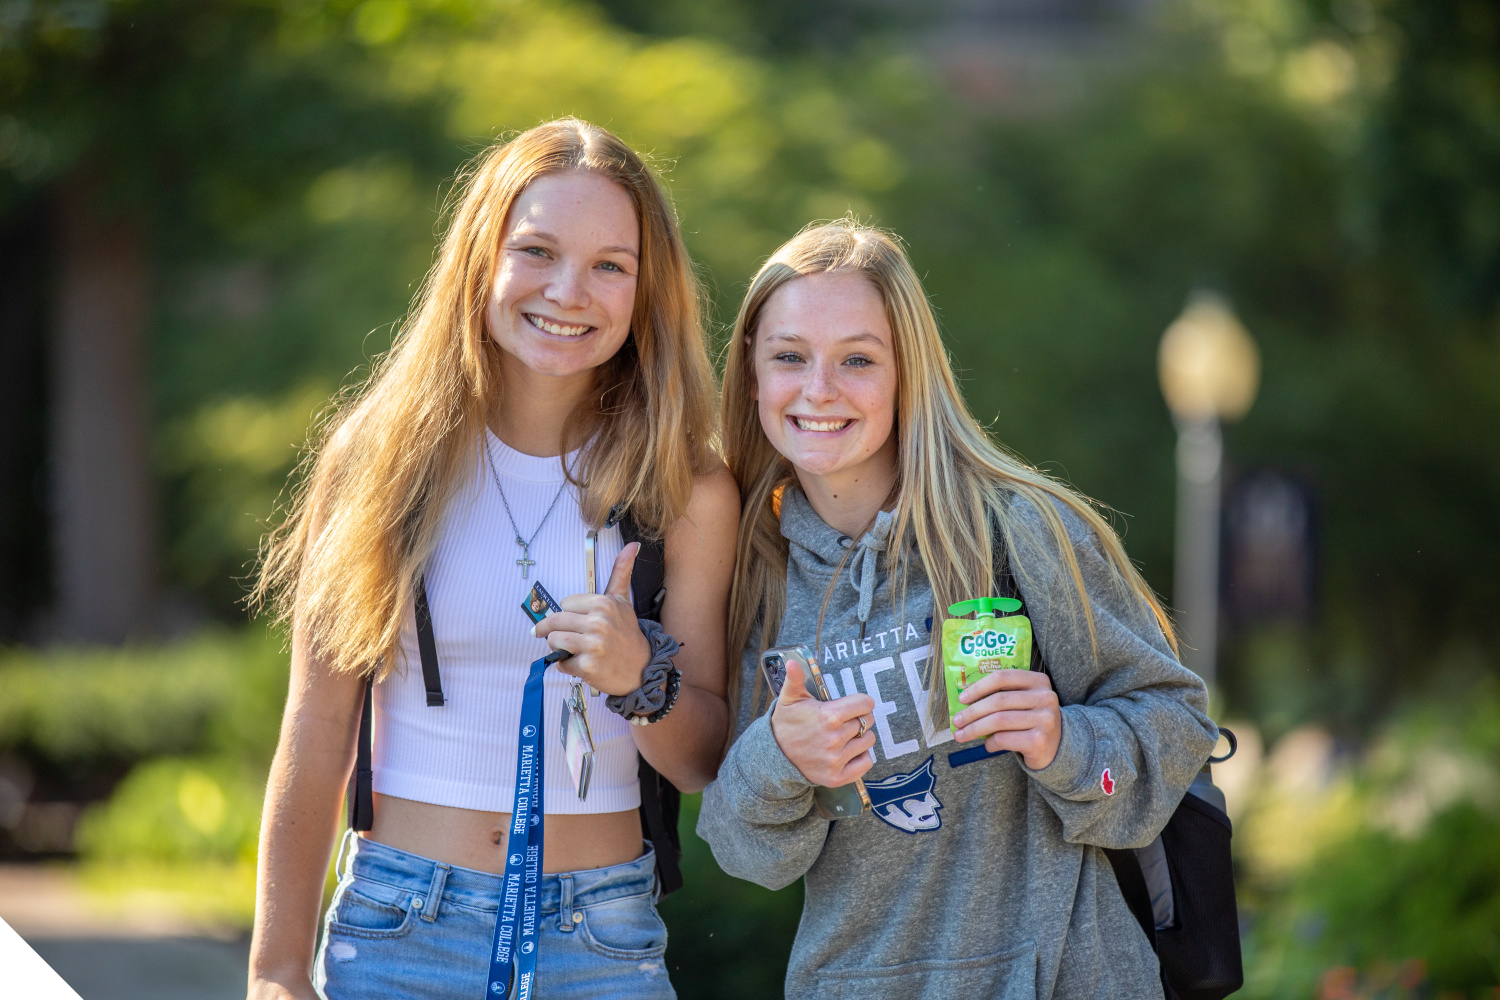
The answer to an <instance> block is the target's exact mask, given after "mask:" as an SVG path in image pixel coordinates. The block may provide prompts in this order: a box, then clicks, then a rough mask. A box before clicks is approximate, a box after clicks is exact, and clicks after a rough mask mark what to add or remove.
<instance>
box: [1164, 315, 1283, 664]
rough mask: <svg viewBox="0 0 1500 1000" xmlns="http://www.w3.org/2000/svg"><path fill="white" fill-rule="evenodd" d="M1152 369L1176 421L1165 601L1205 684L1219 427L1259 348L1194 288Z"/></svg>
mask: <svg viewBox="0 0 1500 1000" xmlns="http://www.w3.org/2000/svg"><path fill="white" fill-rule="evenodd" d="M1157 370H1158V375H1159V377H1160V379H1161V390H1162V395H1163V396H1165V397H1166V400H1167V406H1168V407H1170V408H1171V410H1172V417H1173V420H1174V422H1175V423H1176V424H1177V540H1176V547H1175V551H1174V556H1175V566H1174V570H1175V573H1174V576H1173V580H1172V603H1173V604H1174V605H1175V606H1176V608H1177V612H1178V614H1179V615H1180V616H1181V618H1180V622H1179V624H1180V630H1179V631H1180V635H1181V639H1182V650H1183V657H1182V659H1183V663H1185V664H1186V665H1187V666H1188V667H1189V668H1191V669H1192V670H1194V671H1196V672H1197V674H1198V676H1200V677H1202V678H1203V680H1204V681H1205V682H1206V683H1207V684H1208V685H1209V687H1210V688H1212V687H1213V685H1214V680H1215V665H1216V661H1217V656H1216V654H1217V649H1218V630H1219V495H1220V474H1221V471H1222V468H1223V462H1224V439H1223V436H1222V434H1221V432H1220V427H1221V425H1222V423H1223V422H1224V421H1233V420H1238V419H1239V418H1241V417H1243V416H1244V415H1245V414H1246V413H1247V412H1249V410H1250V405H1251V403H1253V402H1254V401H1255V392H1256V389H1257V388H1258V387H1259V385H1260V355H1259V353H1258V352H1257V351H1256V348H1255V341H1254V340H1252V339H1251V338H1250V334H1249V333H1248V332H1247V331H1246V330H1245V327H1244V326H1243V325H1242V324H1241V323H1240V321H1239V320H1238V319H1237V318H1236V317H1235V315H1234V313H1233V312H1231V311H1230V309H1229V305H1228V303H1227V302H1225V301H1224V300H1223V299H1222V298H1220V297H1219V296H1217V295H1214V294H1212V293H1208V292H1197V293H1194V295H1193V296H1192V298H1190V299H1189V300H1188V304H1187V307H1186V308H1185V309H1183V311H1182V315H1181V316H1178V317H1177V319H1176V320H1175V321H1174V322H1173V323H1172V325H1171V326H1169V327H1167V332H1166V333H1164V334H1163V335H1162V338H1161V349H1160V352H1159V353H1158V355H1157Z"/></svg>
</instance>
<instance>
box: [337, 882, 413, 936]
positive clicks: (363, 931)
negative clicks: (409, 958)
mask: <svg viewBox="0 0 1500 1000" xmlns="http://www.w3.org/2000/svg"><path fill="white" fill-rule="evenodd" d="M412 902H413V899H412V894H411V893H409V892H405V891H403V890H400V889H396V888H394V887H392V886H384V885H380V884H379V883H373V882H367V881H365V880H363V879H355V880H354V881H353V882H350V883H347V884H345V885H343V886H340V887H339V893H338V898H337V899H336V900H334V906H333V919H332V920H331V921H329V924H328V932H329V934H342V935H345V936H349V937H363V938H383V937H402V936H404V935H406V934H408V933H410V931H411V924H412V919H413V916H414V912H413V911H414V910H415V907H414V906H413V905H412Z"/></svg>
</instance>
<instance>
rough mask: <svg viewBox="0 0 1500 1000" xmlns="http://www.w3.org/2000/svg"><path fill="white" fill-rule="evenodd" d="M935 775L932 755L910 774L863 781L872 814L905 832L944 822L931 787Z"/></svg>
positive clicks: (940, 804)
mask: <svg viewBox="0 0 1500 1000" xmlns="http://www.w3.org/2000/svg"><path fill="white" fill-rule="evenodd" d="M935 787H937V776H936V775H934V774H933V772H932V757H931V756H929V757H928V758H927V762H926V763H925V764H923V765H922V766H921V767H919V768H917V769H916V770H915V771H912V772H911V773H910V774H892V775H889V776H887V777H884V778H881V779H880V780H879V781H867V782H865V791H867V792H869V793H870V804H871V805H872V806H874V808H875V815H876V816H879V817H880V818H881V819H883V820H885V821H886V822H887V823H889V824H890V825H891V826H894V827H895V828H896V829H898V830H901V831H903V832H905V833H923V832H926V831H929V830H936V829H937V828H938V827H940V826H942V825H943V817H941V816H939V815H938V810H939V809H942V808H943V804H942V803H941V802H939V801H938V798H937V796H936V795H933V794H932V790H933V789H934V788H935Z"/></svg>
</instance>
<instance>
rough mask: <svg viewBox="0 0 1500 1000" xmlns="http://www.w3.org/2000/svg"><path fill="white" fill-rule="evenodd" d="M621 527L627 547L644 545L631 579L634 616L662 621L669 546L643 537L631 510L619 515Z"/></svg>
mask: <svg viewBox="0 0 1500 1000" xmlns="http://www.w3.org/2000/svg"><path fill="white" fill-rule="evenodd" d="M619 525H620V537H621V538H623V539H624V540H625V544H626V545H629V544H630V543H631V542H640V543H641V551H640V552H639V553H638V554H637V555H636V557H635V570H634V572H633V573H632V574H631V576H630V589H631V592H632V596H633V599H634V600H633V603H634V604H635V616H636V617H637V618H649V619H650V620H651V621H660V620H661V605H662V602H663V601H665V600H666V599H667V588H666V587H665V586H664V583H665V581H666V578H667V548H666V545H665V543H664V542H663V540H662V539H660V538H646V537H643V536H642V535H641V531H640V528H638V527H637V526H636V523H635V519H634V518H632V517H631V516H630V511H628V510H627V511H624V512H622V513H621V514H620V516H619Z"/></svg>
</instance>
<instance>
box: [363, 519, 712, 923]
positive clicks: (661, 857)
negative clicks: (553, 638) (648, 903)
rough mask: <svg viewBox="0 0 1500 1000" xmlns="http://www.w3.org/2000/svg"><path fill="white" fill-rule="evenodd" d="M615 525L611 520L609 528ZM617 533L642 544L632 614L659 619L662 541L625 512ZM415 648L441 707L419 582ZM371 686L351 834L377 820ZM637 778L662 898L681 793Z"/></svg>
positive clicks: (648, 776) (369, 684) (672, 868)
mask: <svg viewBox="0 0 1500 1000" xmlns="http://www.w3.org/2000/svg"><path fill="white" fill-rule="evenodd" d="M614 523H616V522H615V521H611V522H610V524H614ZM618 523H619V525H620V535H621V536H622V537H623V538H624V539H625V542H626V544H629V543H630V542H640V543H641V551H640V552H639V553H638V554H637V555H636V557H635V572H634V573H633V575H632V576H631V587H632V590H633V592H634V603H635V613H636V617H638V618H649V619H650V620H652V621H660V620H661V605H662V601H664V600H666V597H667V588H666V587H664V586H662V581H663V580H664V579H665V578H666V555H665V549H664V547H663V544H662V541H661V539H648V538H643V537H641V534H640V532H639V531H638V530H637V529H636V525H635V522H634V521H633V520H632V519H631V517H630V512H629V511H626V512H624V513H623V514H621V515H620V516H619V518H618ZM415 603H416V617H417V647H418V649H419V650H420V651H421V657H422V683H423V685H424V686H425V687H426V689H427V707H428V708H440V707H442V705H443V703H444V701H445V699H444V697H443V681H442V676H441V674H440V673H439V670H438V658H437V640H436V638H435V636H434V635H433V631H432V612H431V610H430V609H429V607H428V605H427V584H426V581H425V580H423V579H421V578H418V580H417V594H416V602H415ZM373 685H374V682H373V680H372V679H366V681H365V697H364V707H363V709H362V710H361V712H360V716H359V743H358V749H357V750H356V752H355V762H354V773H353V774H352V775H350V777H349V826H350V828H352V829H354V830H368V829H370V826H371V823H372V822H373V821H374V818H375V804H374V798H375V797H374V790H373V780H372V779H373V772H372V770H371V766H370V722H371V718H372V712H373V711H374V706H373V701H374V686H373ZM639 774H640V780H641V809H640V813H641V835H642V836H643V837H644V838H645V839H646V840H649V841H650V842H651V846H652V847H653V848H655V850H656V880H657V885H658V886H659V889H658V893H657V894H658V896H665V895H666V894H667V893H669V892H675V891H676V890H677V889H680V888H682V864H681V860H682V841H681V837H680V835H679V834H678V832H677V820H678V816H679V815H680V813H681V810H682V793H681V792H679V791H678V790H677V787H676V786H675V785H673V784H672V783H671V782H670V781H668V780H667V779H666V778H663V777H662V776H661V775H660V774H659V773H657V770H656V768H654V767H652V766H651V765H650V764H648V763H646V758H645V757H641V758H640V769H639Z"/></svg>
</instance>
